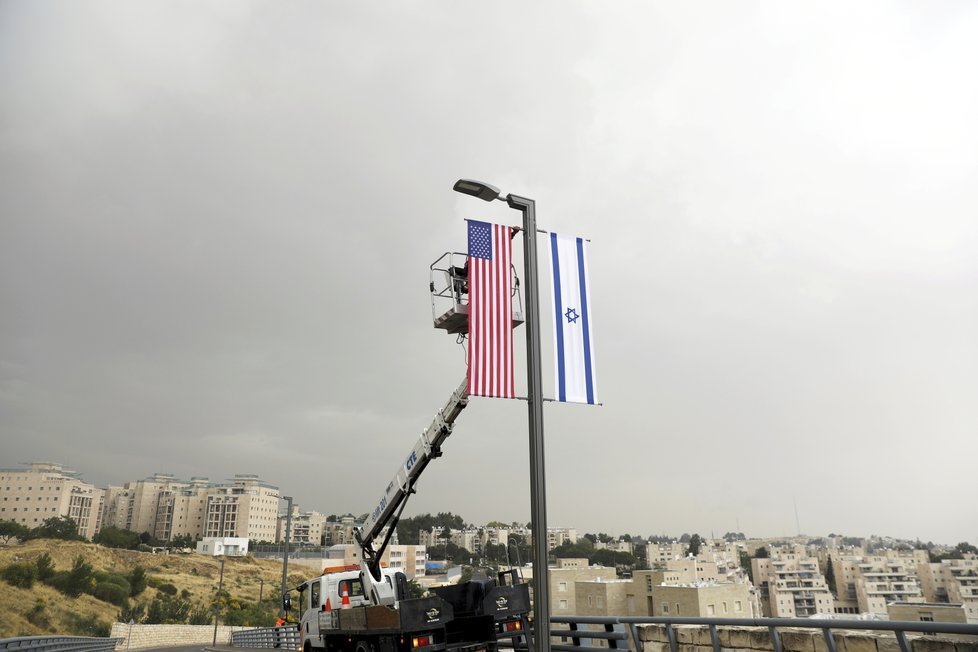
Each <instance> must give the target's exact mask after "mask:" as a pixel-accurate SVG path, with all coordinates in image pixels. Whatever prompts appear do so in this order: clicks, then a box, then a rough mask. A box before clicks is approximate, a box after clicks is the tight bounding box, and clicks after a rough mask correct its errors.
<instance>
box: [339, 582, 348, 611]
mask: <svg viewBox="0 0 978 652" xmlns="http://www.w3.org/2000/svg"><path fill="white" fill-rule="evenodd" d="M340 608H341V609H349V608H350V594H349V593H347V591H346V587H344V588H343V600H342V604H341V605H340Z"/></svg>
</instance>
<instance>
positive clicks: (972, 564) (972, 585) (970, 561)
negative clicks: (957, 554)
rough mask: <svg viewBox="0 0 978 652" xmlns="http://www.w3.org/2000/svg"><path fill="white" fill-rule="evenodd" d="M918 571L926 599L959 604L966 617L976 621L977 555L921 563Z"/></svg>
mask: <svg viewBox="0 0 978 652" xmlns="http://www.w3.org/2000/svg"><path fill="white" fill-rule="evenodd" d="M917 573H918V577H920V580H921V590H922V592H923V594H924V597H925V599H926V600H928V601H929V602H937V603H944V604H947V603H954V604H960V605H961V607H962V609H963V610H964V615H965V619H966V621H967V622H969V623H978V556H976V555H974V554H967V555H965V558H964V559H944V560H942V561H941V562H940V563H936V564H932V563H927V564H920V565H918V567H917Z"/></svg>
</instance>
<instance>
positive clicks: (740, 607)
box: [734, 600, 744, 613]
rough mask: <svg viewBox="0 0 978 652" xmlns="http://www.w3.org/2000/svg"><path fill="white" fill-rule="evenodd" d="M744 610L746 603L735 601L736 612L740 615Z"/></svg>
mask: <svg viewBox="0 0 978 652" xmlns="http://www.w3.org/2000/svg"><path fill="white" fill-rule="evenodd" d="M743 610H744V603H742V602H741V601H740V600H735V601H734V611H736V612H738V613H740V612H741V611H743Z"/></svg>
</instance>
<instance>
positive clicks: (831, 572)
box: [825, 556, 839, 596]
mask: <svg viewBox="0 0 978 652" xmlns="http://www.w3.org/2000/svg"><path fill="white" fill-rule="evenodd" d="M825 583H826V584H828V586H829V591H831V592H832V595H835V596H838V595H839V591H838V589H837V588H836V587H835V566H834V565H833V564H832V557H831V556H830V557H829V560H828V562H827V563H826V564H825Z"/></svg>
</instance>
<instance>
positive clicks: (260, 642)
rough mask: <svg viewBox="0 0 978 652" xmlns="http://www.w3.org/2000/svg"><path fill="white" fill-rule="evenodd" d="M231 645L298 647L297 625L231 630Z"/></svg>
mask: <svg viewBox="0 0 978 652" xmlns="http://www.w3.org/2000/svg"><path fill="white" fill-rule="evenodd" d="M231 645H233V646H234V647H252V648H266V647H269V648H276V647H277V648H282V649H284V650H298V649H299V626H298V625H287V626H285V627H259V628H257V629H243V630H241V631H237V632H231Z"/></svg>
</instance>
